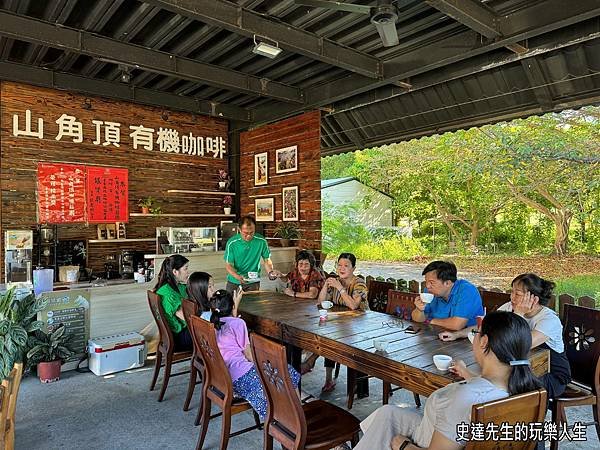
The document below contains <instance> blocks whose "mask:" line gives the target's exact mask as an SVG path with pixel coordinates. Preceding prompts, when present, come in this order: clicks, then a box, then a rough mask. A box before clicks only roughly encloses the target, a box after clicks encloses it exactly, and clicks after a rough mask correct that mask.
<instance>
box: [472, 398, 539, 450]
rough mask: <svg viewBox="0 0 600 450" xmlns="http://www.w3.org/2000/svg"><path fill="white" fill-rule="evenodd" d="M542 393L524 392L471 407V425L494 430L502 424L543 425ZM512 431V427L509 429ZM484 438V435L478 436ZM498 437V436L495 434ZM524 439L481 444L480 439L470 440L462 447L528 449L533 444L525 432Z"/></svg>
mask: <svg viewBox="0 0 600 450" xmlns="http://www.w3.org/2000/svg"><path fill="white" fill-rule="evenodd" d="M546 396H547V394H546V391H545V390H544V389H539V390H537V391H532V392H526V393H524V394H518V395H513V396H511V397H508V398H503V399H500V400H494V401H491V402H487V403H479V404H477V405H473V406H472V408H471V423H473V424H475V423H477V424H479V423H481V424H484V425H483V426H484V427H488V428H487V429H489V424H490V423H494V424H496V425H497V428H496V429H497V430H500V429H501V428H500V426H501V424H503V423H508V424H510V425H512V426H514V425H515V424H517V423H525V424H526V425H527V424H529V423H543V421H544V417H545V416H546ZM510 429H511V430H512V429H513V427H510ZM482 435H483V437H485V435H486V433H482ZM498 436H499V437H501V433H500V432H498ZM524 437H525V439H524V440H523V439H522V440H513V439H511V440H508V441H502V440H491V439H487V440H486V441H485V442H484V441H480V440H470V441H469V442H467V445H466V446H465V450H474V449H477V450H486V449H490V450H491V449H503V448H507V449H508V448H510V449H513V450H517V449H521V450H530V449H534V448H535V447H536V445H537V442H536V441H532V440H530V439H529V429H528V428H527V429H526V430H525V434H524Z"/></svg>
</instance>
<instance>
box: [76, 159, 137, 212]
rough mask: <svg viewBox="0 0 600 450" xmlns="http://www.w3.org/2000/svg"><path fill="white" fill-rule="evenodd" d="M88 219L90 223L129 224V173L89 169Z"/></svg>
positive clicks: (109, 169) (114, 169)
mask: <svg viewBox="0 0 600 450" xmlns="http://www.w3.org/2000/svg"><path fill="white" fill-rule="evenodd" d="M86 169H87V197H88V217H87V221H88V222H90V223H106V222H127V221H128V220H129V211H128V205H127V199H128V192H127V190H128V171H127V169H116V168H109V167H89V166H88V167H87V168H86Z"/></svg>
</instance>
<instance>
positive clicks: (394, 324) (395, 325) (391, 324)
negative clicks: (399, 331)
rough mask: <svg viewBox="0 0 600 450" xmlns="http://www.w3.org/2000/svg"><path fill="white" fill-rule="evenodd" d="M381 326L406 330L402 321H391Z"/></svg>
mask: <svg viewBox="0 0 600 450" xmlns="http://www.w3.org/2000/svg"><path fill="white" fill-rule="evenodd" d="M381 325H383V326H384V327H390V328H404V321H403V320H402V319H390V320H388V321H387V322H381Z"/></svg>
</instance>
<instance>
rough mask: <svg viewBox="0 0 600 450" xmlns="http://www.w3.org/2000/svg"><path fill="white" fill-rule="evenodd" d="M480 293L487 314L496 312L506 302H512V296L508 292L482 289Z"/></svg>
mask: <svg viewBox="0 0 600 450" xmlns="http://www.w3.org/2000/svg"><path fill="white" fill-rule="evenodd" d="M479 293H480V294H481V301H482V303H483V306H484V307H485V312H486V313H491V312H492V311H496V310H497V309H498V308H499V307H500V306H502V305H504V304H505V303H506V302H510V294H508V293H506V292H496V291H488V290H485V289H482V290H480V291H479Z"/></svg>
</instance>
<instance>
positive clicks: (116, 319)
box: [72, 247, 296, 337]
mask: <svg viewBox="0 0 600 450" xmlns="http://www.w3.org/2000/svg"><path fill="white" fill-rule="evenodd" d="M223 253H224V252H222V251H218V252H194V253H183V254H182V255H183V256H185V257H186V258H188V259H189V261H190V262H189V268H190V272H194V271H203V272H208V273H210V274H211V275H212V276H213V278H214V281H215V284H216V286H217V287H218V288H224V287H225V282H226V276H227V272H226V271H225V263H224V261H223ZM167 256H168V255H145V257H146V258H153V259H154V266H155V276H154V279H153V280H151V281H149V282H147V283H128V284H107V285H105V286H97V285H95V284H93V283H92V284H91V285H86V286H78V285H74V286H72V288H74V289H80V288H86V289H89V290H90V336H91V337H99V336H109V335H112V334H119V333H127V332H130V331H136V332H140V333H141V334H144V335H146V337H152V336H151V335H153V334H154V331H153V330H154V327H148V325H149V324H151V323H152V322H153V318H152V315H151V313H150V309H149V308H148V300H147V297H146V291H147V290H149V289H152V288H154V285H155V284H156V280H157V277H158V273H159V271H160V266H161V264H162V262H163V261H164V259H165V258H166V257H167ZM295 257H296V247H274V248H271V260H272V261H273V266H274V267H275V268H276V269H278V270H281V271H282V272H284V273H285V272H288V271H289V270H290V269H291V268H292V267H293V265H294V260H295ZM262 274H263V275H265V274H266V271H265V269H264V265H263V269H262ZM271 285H272V282H269V281H268V277H266V276H263V278H262V279H261V287H263V288H267V289H268V288H270V287H271ZM151 330H152V331H151Z"/></svg>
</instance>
